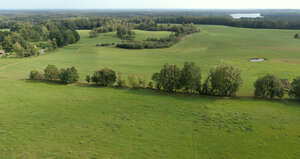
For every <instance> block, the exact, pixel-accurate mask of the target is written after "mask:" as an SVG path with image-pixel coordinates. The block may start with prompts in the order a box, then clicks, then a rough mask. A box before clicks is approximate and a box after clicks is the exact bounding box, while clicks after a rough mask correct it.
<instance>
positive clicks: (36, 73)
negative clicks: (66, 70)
mask: <svg viewBox="0 0 300 159" xmlns="http://www.w3.org/2000/svg"><path fill="white" fill-rule="evenodd" d="M29 79H30V80H44V75H43V74H42V73H40V72H39V71H36V70H33V71H30V74H29Z"/></svg>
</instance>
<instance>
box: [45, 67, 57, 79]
mask: <svg viewBox="0 0 300 159" xmlns="http://www.w3.org/2000/svg"><path fill="white" fill-rule="evenodd" d="M44 76H45V80H48V81H54V80H58V79H59V70H58V68H57V67H56V66H55V65H48V66H47V67H46V68H45V70H44Z"/></svg>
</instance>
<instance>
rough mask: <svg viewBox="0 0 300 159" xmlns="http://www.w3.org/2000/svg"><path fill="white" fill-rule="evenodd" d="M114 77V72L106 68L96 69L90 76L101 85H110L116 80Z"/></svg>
mask: <svg viewBox="0 0 300 159" xmlns="http://www.w3.org/2000/svg"><path fill="white" fill-rule="evenodd" d="M116 79H117V76H116V72H115V71H113V70H112V69H108V68H105V69H102V70H100V71H96V72H95V73H94V75H93V76H92V81H93V82H95V83H96V84H97V85H102V86H111V85H113V84H114V83H115V82H116Z"/></svg>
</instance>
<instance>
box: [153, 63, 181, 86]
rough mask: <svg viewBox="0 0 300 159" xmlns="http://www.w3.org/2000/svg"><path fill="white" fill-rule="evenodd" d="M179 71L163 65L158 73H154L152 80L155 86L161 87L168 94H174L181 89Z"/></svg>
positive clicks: (173, 67)
mask: <svg viewBox="0 0 300 159" xmlns="http://www.w3.org/2000/svg"><path fill="white" fill-rule="evenodd" d="M180 77H181V70H180V68H178V67H177V66H176V65H169V64H165V65H164V66H163V68H162V69H161V70H160V73H155V74H153V76H152V79H153V80H154V81H155V82H156V84H157V86H159V87H162V88H163V89H164V90H166V91H168V92H174V91H176V90H177V89H180V88H181V83H180Z"/></svg>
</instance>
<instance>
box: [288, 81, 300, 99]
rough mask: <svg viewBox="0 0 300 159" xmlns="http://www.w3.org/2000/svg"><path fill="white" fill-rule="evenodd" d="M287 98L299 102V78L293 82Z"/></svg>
mask: <svg viewBox="0 0 300 159" xmlns="http://www.w3.org/2000/svg"><path fill="white" fill-rule="evenodd" d="M289 96H290V97H293V98H297V99H299V100H300V77H297V78H295V79H294V80H293V82H292V84H291V89H290V90H289Z"/></svg>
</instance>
